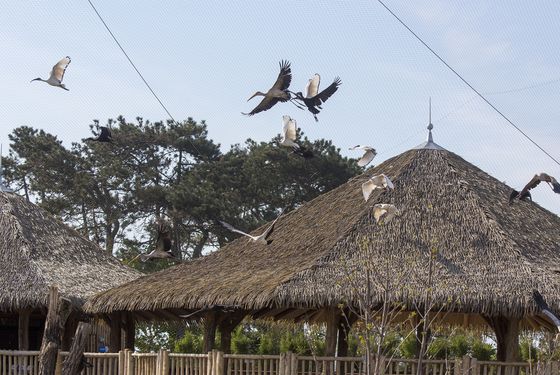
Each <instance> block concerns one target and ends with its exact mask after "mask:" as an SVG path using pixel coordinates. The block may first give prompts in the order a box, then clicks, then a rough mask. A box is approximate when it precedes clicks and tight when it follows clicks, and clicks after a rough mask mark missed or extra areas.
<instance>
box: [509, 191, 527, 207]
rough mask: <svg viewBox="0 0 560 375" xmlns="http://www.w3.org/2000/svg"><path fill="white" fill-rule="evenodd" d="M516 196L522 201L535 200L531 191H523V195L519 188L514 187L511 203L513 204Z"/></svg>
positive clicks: (510, 195) (510, 196)
mask: <svg viewBox="0 0 560 375" xmlns="http://www.w3.org/2000/svg"><path fill="white" fill-rule="evenodd" d="M515 198H518V199H520V200H522V201H526V200H527V199H529V200H530V201H532V200H533V198H532V197H531V193H530V192H528V191H526V192H525V193H523V195H521V194H520V193H519V192H518V191H517V190H515V189H512V190H511V193H510V194H509V204H512V203H513V200H514V199H515Z"/></svg>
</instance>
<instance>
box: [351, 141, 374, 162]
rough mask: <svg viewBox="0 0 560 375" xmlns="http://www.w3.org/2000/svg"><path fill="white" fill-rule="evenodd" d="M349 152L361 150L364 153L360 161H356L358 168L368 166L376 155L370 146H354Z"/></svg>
mask: <svg viewBox="0 0 560 375" xmlns="http://www.w3.org/2000/svg"><path fill="white" fill-rule="evenodd" d="M349 150H363V151H365V152H364V154H363V155H362V157H361V158H360V160H358V166H359V167H365V166H366V165H368V164H369V163H370V162H371V161H372V160H373V158H374V157H375V155H377V151H375V149H374V148H373V147H371V146H362V145H356V146H354V147H350V148H349Z"/></svg>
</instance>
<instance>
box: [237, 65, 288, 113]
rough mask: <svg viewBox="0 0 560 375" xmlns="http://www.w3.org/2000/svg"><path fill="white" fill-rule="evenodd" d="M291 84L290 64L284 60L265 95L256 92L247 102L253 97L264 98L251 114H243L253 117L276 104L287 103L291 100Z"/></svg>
mask: <svg viewBox="0 0 560 375" xmlns="http://www.w3.org/2000/svg"><path fill="white" fill-rule="evenodd" d="M291 82H292V70H291V68H290V62H289V61H286V60H282V61H280V73H279V74H278V78H276V82H275V83H274V85H273V86H272V87H271V88H270V90H268V91H267V92H266V93H263V92H260V91H257V92H256V93H254V94H253V95H252V96H251V97H250V98H249V99H247V101H249V100H251V99H253V98H254V97H255V96H264V98H263V100H261V102H260V103H259V105H257V106H256V107H255V108H254V109H253V110H252V111H251V112H249V113H243V112H241V113H242V114H244V115H247V116H253V115H254V114H256V113H259V112H262V111H266V110H268V109H270V108H272V107H273V106H274V105H275V104H276V103H278V102H287V101H288V100H290V99H291V96H290V92H289V91H288V87H290V83H291Z"/></svg>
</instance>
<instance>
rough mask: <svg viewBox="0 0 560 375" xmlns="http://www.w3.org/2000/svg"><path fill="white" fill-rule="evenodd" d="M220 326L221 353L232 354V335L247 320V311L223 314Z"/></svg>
mask: <svg viewBox="0 0 560 375" xmlns="http://www.w3.org/2000/svg"><path fill="white" fill-rule="evenodd" d="M222 314H223V315H222V316H221V319H219V320H220V322H219V324H218V330H219V331H220V351H221V352H223V353H231V333H232V332H233V330H234V329H235V327H237V326H238V325H239V323H241V321H242V320H243V318H245V314H246V312H245V311H236V312H233V313H227V314H226V313H222Z"/></svg>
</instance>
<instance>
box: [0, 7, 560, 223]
mask: <svg viewBox="0 0 560 375" xmlns="http://www.w3.org/2000/svg"><path fill="white" fill-rule="evenodd" d="M92 1H93V3H94V4H95V6H96V7H97V9H98V11H99V12H100V13H101V15H102V16H103V17H104V19H105V21H106V22H107V24H108V25H109V27H110V28H111V29H112V31H113V33H114V34H115V35H116V36H117V38H118V39H119V41H120V42H121V44H122V45H123V47H124V48H125V50H126V51H127V53H128V55H129V56H130V57H131V58H132V60H133V61H134V63H135V64H136V66H137V67H138V69H139V70H140V71H141V72H142V74H143V75H144V77H145V78H146V80H147V81H148V82H149V83H150V85H151V86H152V88H153V89H154V91H155V92H156V93H157V94H158V96H159V97H160V98H161V100H162V101H163V103H164V104H165V106H166V107H167V108H168V109H169V111H170V112H171V114H172V115H173V117H174V118H175V119H176V120H183V119H186V118H187V117H192V118H194V119H195V120H197V121H200V120H206V122H207V125H208V133H209V137H210V138H211V139H213V140H214V141H216V142H219V143H220V144H221V146H222V150H224V151H227V150H228V149H229V147H230V145H232V144H235V143H243V142H244V141H245V140H246V139H248V138H252V139H254V140H257V141H268V140H270V139H271V138H272V137H274V136H275V135H276V134H278V133H279V132H280V130H281V121H282V115H285V114H288V115H290V116H292V117H293V118H295V119H296V120H297V122H298V125H299V126H300V127H301V128H302V130H303V131H304V133H305V134H306V135H307V136H308V137H309V138H311V139H317V138H326V139H331V140H332V141H333V142H334V144H335V145H337V146H338V147H340V148H341V151H342V153H343V154H344V155H346V156H351V157H354V156H356V157H357V156H359V155H357V154H356V152H355V151H349V150H348V147H350V146H354V145H356V144H368V145H371V146H373V147H375V148H376V149H377V151H378V156H377V157H376V159H375V160H374V162H373V163H374V164H379V163H381V162H382V161H383V160H385V159H387V158H389V157H392V156H395V155H397V154H399V153H401V152H403V151H406V150H408V149H410V148H412V147H414V146H416V145H417V144H420V143H421V142H423V141H424V140H425V138H426V125H427V123H428V100H429V98H430V97H431V98H432V122H433V124H434V130H433V136H434V140H435V142H436V143H438V144H439V145H441V146H443V147H444V148H446V149H447V150H450V151H452V152H454V153H456V154H458V155H460V156H461V157H463V158H464V159H466V160H467V161H469V162H471V163H472V164H474V165H476V166H478V167H479V168H481V169H483V170H484V171H486V172H487V173H489V174H491V175H492V176H494V177H496V178H497V179H499V180H500V181H505V182H506V183H507V184H508V185H510V186H512V187H515V188H517V189H518V190H519V189H521V188H522V187H523V186H524V185H525V183H526V182H528V181H529V180H530V179H531V177H532V176H533V175H534V174H535V173H537V172H548V173H549V174H551V175H553V176H554V175H555V176H557V177H559V178H560V166H559V165H558V164H556V163H555V162H554V161H552V160H551V159H550V158H548V157H547V156H546V155H545V154H544V153H542V152H541V151H539V150H538V149H537V148H536V147H535V146H534V145H532V144H531V143H530V142H529V141H528V140H527V139H525V138H524V137H523V136H522V135H521V134H520V133H519V132H517V131H516V130H515V129H514V128H513V127H512V126H511V125H510V124H508V123H507V122H506V121H505V120H504V119H503V118H502V117H501V116H500V115H498V114H497V113H496V112H495V111H494V110H493V109H491V108H490V107H489V106H488V104H486V103H485V102H484V101H483V100H482V99H480V98H478V97H477V96H476V94H475V93H474V92H473V91H472V90H471V89H470V88H469V87H468V86H467V85H465V84H464V83H463V82H462V81H461V80H460V79H459V78H457V76H455V75H454V74H453V73H452V72H451V71H450V70H449V69H448V68H447V67H445V65H443V64H442V63H441V62H440V61H439V60H438V59H437V58H436V57H435V56H434V55H432V54H431V53H430V51H429V50H428V49H427V48H426V47H425V46H423V45H422V44H421V43H420V42H419V41H418V40H417V39H415V38H414V37H413V36H412V35H411V34H410V32H409V31H407V30H406V29H405V28H404V27H403V26H402V25H401V24H399V23H398V21H396V20H395V18H393V16H391V14H390V13H389V12H388V11H387V10H386V9H385V8H383V7H382V6H381V4H380V3H379V2H378V1H376V0H368V1H365V0H356V1H354V0H353V1H350V0H347V1H330V0H329V1H326V0H324V1H274V2H272V1H264V0H261V1H257V0H248V1H238V2H234V1H231V2H224V1H213V0H209V1H203V2H201V1H186V0H185V1H165V2H161V1H145V0H138V1H136V0H135V1H132V0H123V1H114V0H111V1H110V0H92ZM384 2H385V4H386V5H387V6H388V7H389V8H391V9H392V10H393V11H394V12H395V13H396V14H398V15H399V17H400V18H401V19H402V20H403V21H404V22H405V23H407V24H408V25H409V27H411V28H412V29H413V30H414V31H415V32H416V33H417V34H418V35H419V36H420V37H421V38H422V39H424V41H425V42H426V43H427V44H428V45H429V46H430V47H431V48H432V49H433V50H435V51H437V52H438V54H439V55H440V56H441V57H442V58H443V59H444V60H446V61H447V63H448V64H449V65H450V66H452V67H453V68H454V69H455V70H456V71H457V72H459V73H460V74H461V75H462V76H463V77H464V78H465V79H466V80H467V81H468V82H469V83H470V84H471V85H472V86H474V87H475V88H476V89H477V90H478V91H480V92H482V93H484V95H485V96H486V97H487V98H488V99H489V100H490V101H491V102H492V103H493V104H494V105H495V106H496V107H497V108H498V109H499V110H500V111H501V112H502V113H504V114H505V115H506V116H507V117H508V118H510V119H511V120H512V121H513V122H514V123H515V124H516V125H517V126H518V127H519V128H521V129H522V130H523V131H524V132H525V133H527V134H528V135H529V136H530V137H531V138H533V139H534V140H535V142H537V143H538V144H539V145H540V146H542V147H543V148H544V149H546V150H547V151H549V152H550V153H551V155H552V156H553V157H555V158H556V159H557V160H560V147H559V146H560V126H558V125H559V122H560V106H559V105H558V103H559V102H560V100H559V99H560V98H559V96H560V60H559V58H560V38H558V35H560V2H558V1H554V0H542V1H538V2H527V1H510V0H497V1H491V2H489V1H483V0H473V1H469V2H465V1H452V0H445V1H443V0H442V1H440V0H426V1H421V2H420V1H395V0H384ZM0 50H1V51H2V53H1V54H0V62H1V63H2V64H3V65H4V67H5V70H4V77H3V79H2V88H3V90H2V92H3V95H2V96H0V98H1V100H0V119H1V121H2V122H1V125H0V142H1V143H3V144H4V149H6V148H7V147H6V145H8V144H9V140H8V134H9V133H11V132H12V130H13V129H14V128H16V127H18V126H22V125H28V126H32V127H35V128H40V129H44V130H45V131H46V132H49V133H52V134H55V135H57V136H58V138H59V139H60V140H62V141H63V143H64V144H65V145H67V146H70V144H71V142H76V141H79V140H80V139H82V138H84V137H86V136H89V127H88V126H89V124H91V123H92V120H93V119H99V120H100V121H101V123H105V122H106V120H107V119H108V118H116V117H117V116H118V115H123V116H125V118H127V119H129V120H131V121H132V120H134V118H136V117H137V116H140V117H143V118H144V119H149V120H151V121H159V120H164V119H167V118H168V116H167V114H166V113H165V111H164V110H163V108H162V107H161V106H160V105H159V103H158V102H157V101H156V99H155V98H154V97H153V96H152V94H151V93H150V92H149V90H148V89H147V88H146V86H145V85H144V83H143V82H142V80H141V79H140V77H139V76H138V75H137V73H136V72H135V71H134V69H133V68H132V66H131V65H130V64H129V62H128V61H127V60H126V58H125V56H124V55H123V54H122V52H121V51H120V49H119V48H118V46H117V45H116V44H115V42H114V41H113V40H112V39H111V36H110V35H109V33H108V32H107V30H106V29H105V28H104V26H103V24H102V23H101V21H100V20H99V19H98V18H97V15H96V14H95V12H94V11H93V9H92V8H91V6H90V4H89V3H88V1H87V0H72V1H70V0H58V1H56V2H54V1H46V0H41V1H39V0H35V1H34V0H26V1H17V2H14V1H4V2H0ZM66 55H68V56H70V57H71V58H72V62H71V64H70V66H69V67H68V69H67V71H66V75H65V77H64V83H65V84H66V86H67V87H68V88H69V89H70V91H64V90H61V89H59V88H55V87H51V86H48V85H47V84H45V83H42V82H33V83H30V82H29V81H30V80H31V79H33V78H36V77H42V78H44V79H46V78H47V77H48V74H49V72H50V69H51V67H52V66H53V65H54V64H55V63H56V62H57V61H58V60H60V59H61V58H62V57H64V56H66ZM283 59H287V60H289V61H290V62H291V63H292V75H293V79H292V85H291V87H290V88H291V89H292V90H293V91H304V88H305V85H306V83H307V80H308V79H309V78H310V77H311V76H312V75H313V74H314V73H319V74H321V78H322V83H321V87H326V86H327V85H328V84H330V83H331V82H332V80H333V79H334V78H335V77H336V76H339V77H341V79H342V85H341V87H340V88H339V90H338V91H337V92H336V93H335V94H334V95H333V96H332V97H331V98H330V99H329V101H328V102H326V103H325V104H324V106H323V108H324V109H323V111H322V112H321V113H320V114H319V116H318V117H319V122H317V123H316V122H315V121H314V120H313V117H312V115H311V114H310V113H309V112H307V111H301V110H299V109H297V108H296V107H295V106H293V105H292V104H290V103H280V104H278V105H276V106H275V107H273V108H272V109H270V110H268V111H266V112H262V113H259V114H257V115H255V116H252V117H246V116H243V115H242V114H241V112H249V111H250V110H251V109H253V108H254V107H255V106H256V105H257V104H258V103H259V100H260V99H258V98H256V99H253V100H251V101H250V102H247V99H248V98H249V97H250V96H251V95H252V94H253V93H254V92H255V91H257V90H260V91H266V90H268V89H269V88H270V87H271V86H272V84H273V83H274V81H275V80H276V77H277V75H278V72H279V68H278V63H279V61H280V60H283ZM504 199H507V197H504ZM533 199H534V200H535V201H536V202H538V203H539V204H540V205H542V206H543V207H545V208H547V209H549V210H550V211H552V212H554V213H556V214H559V213H560V197H559V196H558V195H556V194H554V193H553V192H552V191H551V190H550V189H548V188H547V187H546V186H539V187H538V188H536V189H534V193H533Z"/></svg>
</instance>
